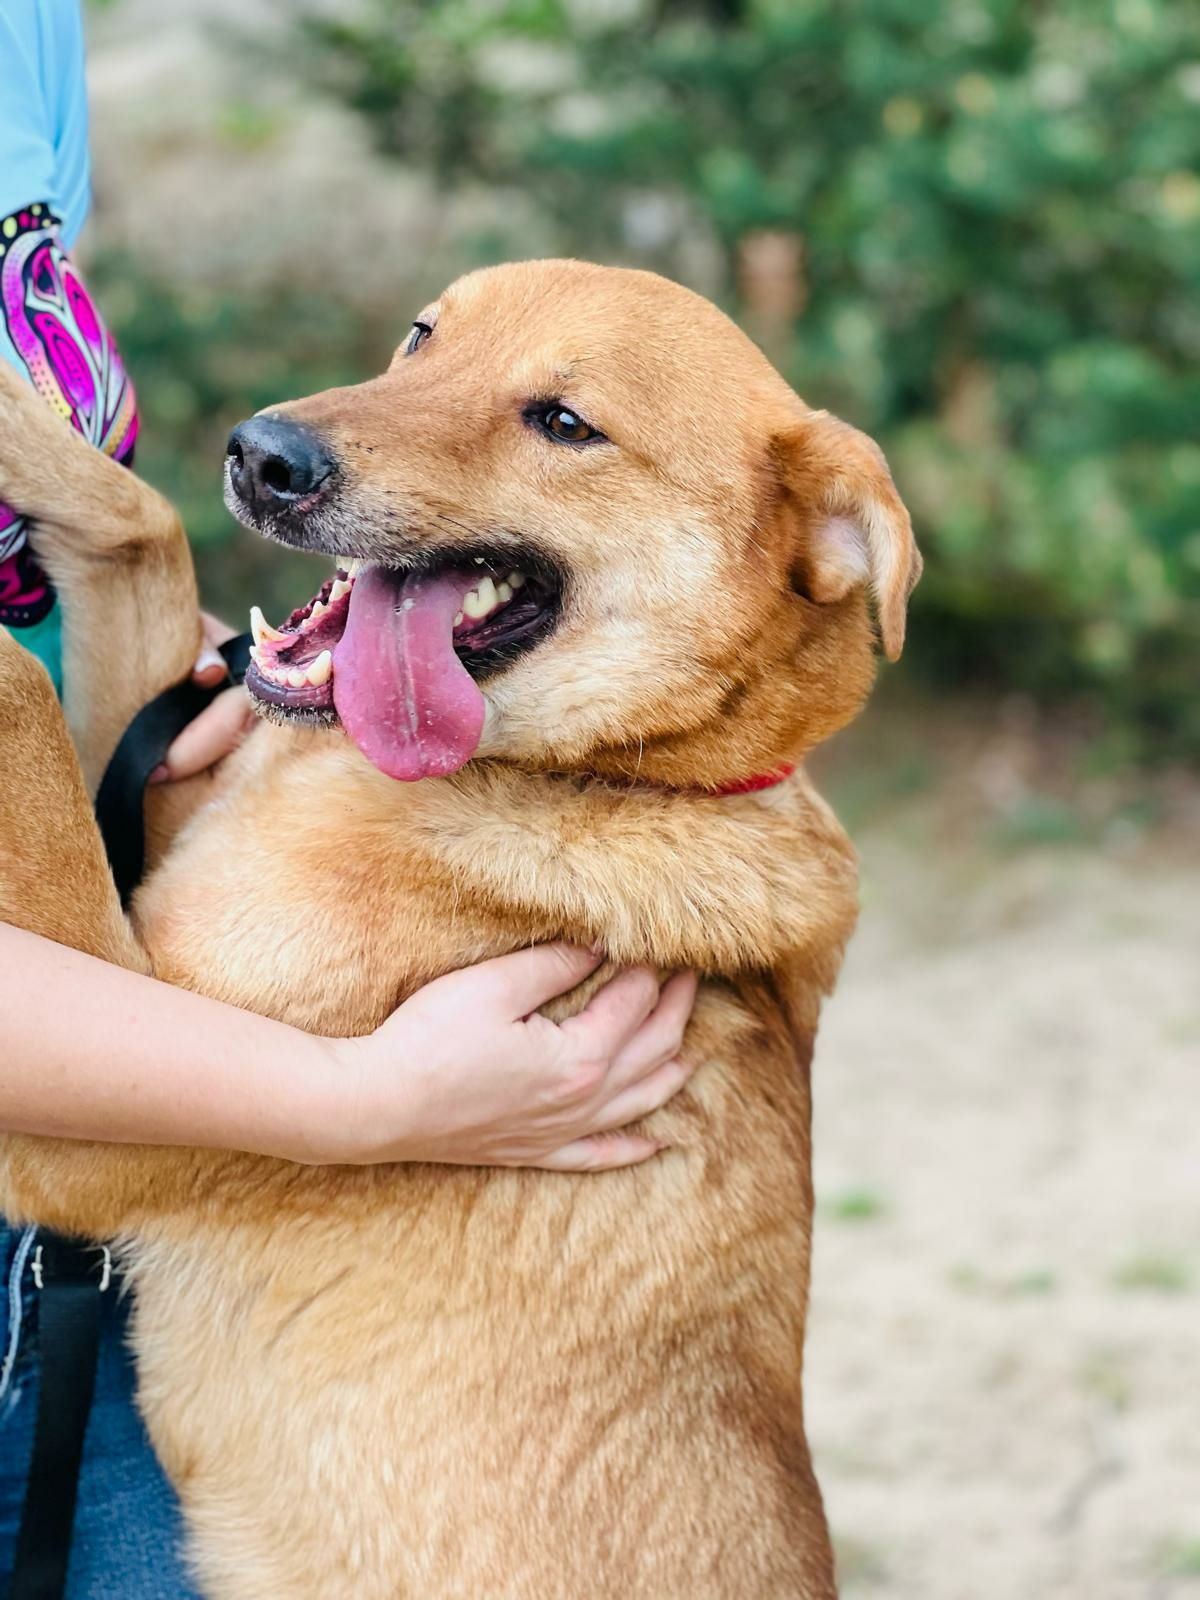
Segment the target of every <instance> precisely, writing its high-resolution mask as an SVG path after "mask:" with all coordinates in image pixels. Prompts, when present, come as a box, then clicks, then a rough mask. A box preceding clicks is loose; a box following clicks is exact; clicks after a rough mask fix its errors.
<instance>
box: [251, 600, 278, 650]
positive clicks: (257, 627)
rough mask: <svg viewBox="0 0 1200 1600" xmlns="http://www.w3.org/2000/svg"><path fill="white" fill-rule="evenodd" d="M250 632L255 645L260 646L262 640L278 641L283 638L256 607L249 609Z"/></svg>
mask: <svg viewBox="0 0 1200 1600" xmlns="http://www.w3.org/2000/svg"><path fill="white" fill-rule="evenodd" d="M250 632H251V633H252V634H253V635H254V642H255V644H261V643H262V642H263V640H264V639H273V640H278V639H282V638H283V637H284V635H283V634H282V633H280V631H279V629H278V628H273V627H272V626H271V624H270V623H269V622H268V621H267V619H266V618H265V617H264V616H263V614H262V612H261V610H260V609H259V608H258V606H251V607H250Z"/></svg>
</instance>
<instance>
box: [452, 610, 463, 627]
mask: <svg viewBox="0 0 1200 1600" xmlns="http://www.w3.org/2000/svg"><path fill="white" fill-rule="evenodd" d="M462 625H463V614H462V612H461V611H456V612H455V614H454V626H455V627H456V628H461V627H462Z"/></svg>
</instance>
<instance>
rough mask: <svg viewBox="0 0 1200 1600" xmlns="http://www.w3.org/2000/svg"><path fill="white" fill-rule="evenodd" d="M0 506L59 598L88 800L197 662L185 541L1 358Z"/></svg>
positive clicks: (73, 725)
mask: <svg viewBox="0 0 1200 1600" xmlns="http://www.w3.org/2000/svg"><path fill="white" fill-rule="evenodd" d="M0 502H3V503H5V504H7V505H10V506H12V507H13V508H14V509H15V510H17V511H19V512H21V513H22V514H23V515H24V516H26V517H28V518H29V519H30V521H31V524H32V532H31V535H30V537H31V540H32V543H33V546H34V549H35V550H36V552H37V555H38V557H39V558H40V560H41V561H42V562H43V564H44V565H45V568H46V570H47V572H48V573H49V575H50V578H51V580H52V582H53V583H54V585H55V587H56V588H57V590H58V592H59V597H60V600H61V603H62V608H63V706H64V710H65V712H66V718H67V725H68V727H69V728H70V730H71V736H72V738H73V740H74V742H75V748H76V750H77V751H78V752H79V761H80V765H81V766H82V769H83V774H84V781H85V783H86V786H87V790H88V793H89V794H94V793H95V791H96V788H97V786H98V784H99V782H100V779H101V777H102V775H103V772H104V768H105V765H106V764H107V762H108V759H109V756H110V755H111V754H112V752H113V750H114V749H115V747H116V743H117V740H118V739H119V738H120V736H121V734H122V733H123V731H124V730H125V728H126V726H127V725H128V723H129V721H130V720H131V718H132V717H133V716H134V714H135V712H137V711H139V710H140V709H141V707H142V706H143V705H145V703H146V702H147V701H148V700H150V699H152V698H153V697H154V696H155V695H156V694H158V693H159V692H160V691H161V690H163V689H165V688H167V686H168V685H169V684H172V683H178V682H179V681H180V680H181V679H182V678H184V677H185V676H186V675H187V673H188V670H189V669H190V667H191V665H192V663H193V662H194V660H195V658H196V651H197V649H198V646H199V642H200V616H199V609H198V605H197V599H196V580H195V575H194V573H193V570H192V558H191V553H190V551H189V550H188V544H187V537H186V535H185V534H184V531H183V528H182V526H181V524H180V521H179V518H178V516H177V515H176V514H175V512H174V510H173V509H172V507H171V506H170V505H169V504H168V502H167V501H166V500H164V499H163V497H162V496H161V495H160V494H158V493H157V491H156V490H154V489H152V488H150V486H149V485H148V484H146V483H143V482H142V480H141V479H140V478H137V477H135V476H134V474H133V473H132V472H130V471H129V470H128V469H127V468H125V467H122V466H118V465H117V463H116V462H115V461H111V460H110V459H109V458H108V457H107V456H105V455H102V454H101V453H100V451H98V450H96V449H94V448H93V447H92V446H91V445H90V444H88V443H87V442H86V441H85V440H84V439H83V438H82V437H81V435H79V434H78V433H76V432H75V431H74V429H72V428H69V427H66V426H65V425H64V424H63V422H62V420H61V419H60V418H59V417H57V416H56V415H55V414H54V412H53V411H51V409H50V407H49V406H47V405H46V403H45V401H44V400H42V399H41V397H40V396H39V395H37V394H36V393H35V392H34V390H33V389H32V388H31V387H30V386H29V385H28V384H27V383H25V382H24V381H23V380H22V379H21V378H20V377H18V376H17V374H16V373H15V372H14V371H13V370H12V368H11V367H9V365H8V363H7V362H4V361H0Z"/></svg>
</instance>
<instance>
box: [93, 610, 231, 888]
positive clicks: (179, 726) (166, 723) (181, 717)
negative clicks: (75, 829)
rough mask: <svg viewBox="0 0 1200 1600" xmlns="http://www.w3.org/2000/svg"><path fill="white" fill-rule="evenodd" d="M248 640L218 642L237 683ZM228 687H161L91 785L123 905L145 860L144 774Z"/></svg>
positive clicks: (225, 684)
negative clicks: (95, 787) (97, 783)
mask: <svg viewBox="0 0 1200 1600" xmlns="http://www.w3.org/2000/svg"><path fill="white" fill-rule="evenodd" d="M250 645H251V639H250V635H249V634H248V633H242V634H239V635H238V637H237V638H236V639H229V640H227V641H226V643H225V644H223V645H222V646H221V647H220V648H221V654H222V656H223V657H224V658H225V665H226V666H227V667H228V668H229V676H230V678H231V679H232V680H233V682H234V683H241V681H242V679H243V678H244V677H245V676H246V668H247V667H248V666H249V665H250ZM228 687H229V683H228V681H225V682H223V683H219V684H217V685H216V687H215V688H211V689H202V688H200V686H199V685H198V684H195V683H193V682H192V680H191V679H190V678H188V679H187V680H185V682H183V683H177V684H176V685H175V687H174V688H173V689H164V690H163V692H162V694H160V695H159V696H158V698H157V699H155V700H151V702H150V704H149V705H148V706H143V707H142V709H141V710H140V711H139V712H138V714H137V716H136V717H134V719H133V721H132V722H131V723H130V724H129V726H128V727H127V728H126V730H125V732H124V733H123V734H122V735H121V742H120V743H119V744H118V745H117V748H116V749H115V750H114V751H113V755H112V760H111V761H110V762H109V763H108V767H107V769H106V770H105V773H104V776H103V778H102V779H101V780H100V787H99V789H98V790H97V791H96V821H97V822H98V823H99V824H100V832H101V833H102V834H103V836H104V848H105V850H107V851H108V864H109V866H110V867H111V868H112V875H113V877H114V878H115V879H116V884H117V891H118V893H119V894H120V896H121V904H122V905H123V906H128V905H129V902H130V900H131V899H132V898H133V892H134V890H135V889H136V888H137V886H138V884H139V883H141V881H142V872H143V870H144V868H145V864H146V828H145V823H144V821H143V818H142V796H143V794H144V792H145V788H146V779H147V778H148V777H149V776H150V774H151V773H152V772H153V771H154V769H155V767H157V766H158V765H159V763H160V762H161V761H162V759H163V757H164V756H165V755H166V753H167V749H168V747H169V746H170V744H171V743H172V741H173V740H174V739H175V737H176V735H177V734H179V733H182V731H183V730H184V728H186V727H187V725H188V723H189V722H192V721H194V720H195V718H196V717H198V716H199V715H200V713H201V712H202V711H203V710H204V708H205V707H206V706H207V705H210V704H211V703H212V701H213V700H215V699H216V697H217V695H219V694H220V692H221V690H222V689H227V688H228Z"/></svg>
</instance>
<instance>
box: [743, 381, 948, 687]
mask: <svg viewBox="0 0 1200 1600" xmlns="http://www.w3.org/2000/svg"><path fill="white" fill-rule="evenodd" d="M771 454H772V458H773V466H774V470H775V472H776V474H777V479H778V483H779V485H780V487H781V489H782V494H783V501H784V505H785V507H786V508H787V513H788V514H789V515H790V516H791V517H792V518H793V519H794V520H795V522H796V525H797V543H796V545H795V546H794V555H793V560H792V583H793V587H794V588H795V589H796V590H797V591H798V592H800V593H801V594H803V595H805V596H806V597H807V598H808V599H810V600H815V601H817V602H818V604H828V603H829V602H831V601H835V600H841V599H843V598H844V597H845V596H846V595H848V594H849V593H850V591H851V590H852V589H857V588H860V587H862V586H863V585H869V586H870V589H871V591H872V593H873V595H874V597H875V604H876V608H877V610H878V614H879V632H880V636H881V638H882V640H883V648H884V651H885V652H886V654H887V657H888V659H889V661H894V660H895V659H896V657H897V656H898V655H899V654H900V651H901V649H902V648H903V646H904V623H905V615H906V611H907V606H908V597H909V595H910V594H911V593H912V589H913V585H914V584H915V583H916V581H917V579H918V578H919V577H920V576H921V564H922V563H921V555H920V552H919V551H918V549H917V546H916V541H915V540H914V539H913V531H912V522H911V521H910V519H909V515H908V512H907V510H906V509H905V506H904V502H903V501H902V500H901V498H900V496H899V495H898V494H897V493H896V486H895V484H894V483H893V482H892V475H891V473H890V472H889V471H888V465H887V462H886V461H885V460H884V458H883V452H882V451H881V450H880V448H879V446H878V445H877V444H876V443H875V442H874V440H873V439H869V438H868V437H867V435H866V434H865V433H860V432H859V431H858V429H857V428H852V427H851V426H850V425H849V423H846V422H840V421H839V420H838V418H837V417H832V416H830V414H829V413H828V412H827V411H811V412H809V414H808V415H807V416H806V417H804V418H803V420H802V421H800V422H797V423H794V424H792V425H791V426H789V427H788V428H786V429H785V430H784V431H782V432H780V433H777V434H776V435H775V437H774V438H773V439H772V441H771Z"/></svg>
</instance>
